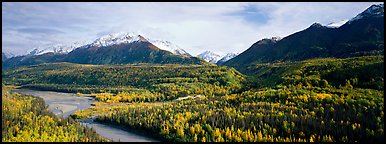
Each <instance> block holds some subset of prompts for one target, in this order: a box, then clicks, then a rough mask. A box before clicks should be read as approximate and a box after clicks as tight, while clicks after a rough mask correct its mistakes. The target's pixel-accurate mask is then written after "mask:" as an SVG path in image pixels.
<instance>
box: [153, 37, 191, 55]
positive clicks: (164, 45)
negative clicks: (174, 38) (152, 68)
mask: <svg viewBox="0 0 386 144" xmlns="http://www.w3.org/2000/svg"><path fill="white" fill-rule="evenodd" d="M149 42H150V43H152V44H153V45H155V46H156V47H158V48H160V49H162V50H167V51H170V52H172V53H173V54H177V55H182V56H192V55H190V54H189V53H188V52H186V51H185V50H184V49H182V48H180V47H179V46H177V45H175V44H173V43H171V42H169V41H163V40H150V39H149Z"/></svg>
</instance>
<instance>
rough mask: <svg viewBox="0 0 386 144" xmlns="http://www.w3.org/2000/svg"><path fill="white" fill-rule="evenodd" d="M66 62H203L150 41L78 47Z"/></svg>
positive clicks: (67, 57)
mask: <svg viewBox="0 0 386 144" xmlns="http://www.w3.org/2000/svg"><path fill="white" fill-rule="evenodd" d="M65 62H72V63H79V64H136V63H152V64H203V63H205V62H204V61H202V60H200V59H198V58H195V57H183V56H179V55H175V54H173V53H171V52H168V51H164V50H161V49H159V48H157V47H155V46H154V45H152V44H151V43H149V42H134V43H129V44H120V45H113V46H107V47H90V48H78V49H76V50H74V51H72V52H70V53H69V54H67V55H66V57H65Z"/></svg>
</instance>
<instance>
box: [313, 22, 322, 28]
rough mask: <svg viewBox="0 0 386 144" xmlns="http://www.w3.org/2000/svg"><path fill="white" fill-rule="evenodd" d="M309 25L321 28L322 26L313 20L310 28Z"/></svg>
mask: <svg viewBox="0 0 386 144" xmlns="http://www.w3.org/2000/svg"><path fill="white" fill-rule="evenodd" d="M311 27H315V28H321V27H323V25H322V24H320V23H317V22H315V23H313V24H312V25H311V26H310V28H311Z"/></svg>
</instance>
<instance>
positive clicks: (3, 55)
mask: <svg viewBox="0 0 386 144" xmlns="http://www.w3.org/2000/svg"><path fill="white" fill-rule="evenodd" d="M15 56H16V55H15V54H13V53H9V52H2V59H3V60H6V59H9V58H12V57H15Z"/></svg>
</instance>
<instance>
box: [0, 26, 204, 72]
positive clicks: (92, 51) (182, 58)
mask: <svg viewBox="0 0 386 144" xmlns="http://www.w3.org/2000/svg"><path fill="white" fill-rule="evenodd" d="M47 62H73V63H81V64H136V63H154V64H202V63H205V61H203V60H200V59H199V58H196V57H191V55H190V54H189V53H187V52H186V51H184V50H183V49H181V48H179V47H178V46H177V45H174V44H172V43H171V42H169V41H161V40H151V39H148V38H145V37H143V36H141V35H137V34H133V33H117V34H110V35H106V36H102V37H100V38H98V39H96V40H95V41H93V42H92V43H90V44H86V45H82V46H79V47H77V48H74V47H70V48H69V47H66V49H65V50H63V48H62V49H60V50H59V51H58V49H57V48H56V47H52V48H51V49H44V50H38V49H35V50H33V51H32V52H30V54H28V55H24V56H17V57H13V58H10V59H6V60H5V61H4V62H3V67H2V68H9V67H17V66H25V65H33V64H39V63H47Z"/></svg>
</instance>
